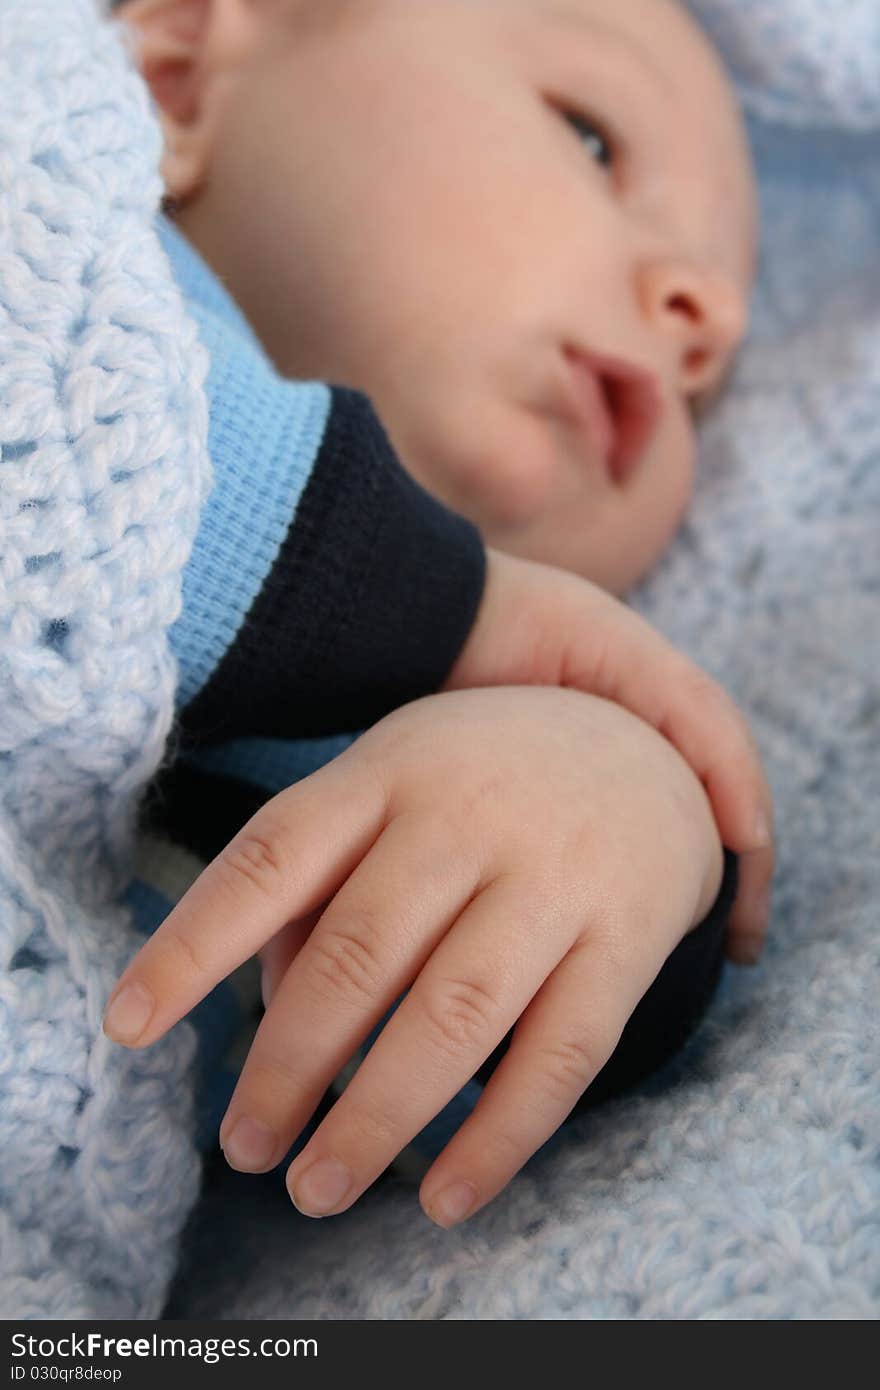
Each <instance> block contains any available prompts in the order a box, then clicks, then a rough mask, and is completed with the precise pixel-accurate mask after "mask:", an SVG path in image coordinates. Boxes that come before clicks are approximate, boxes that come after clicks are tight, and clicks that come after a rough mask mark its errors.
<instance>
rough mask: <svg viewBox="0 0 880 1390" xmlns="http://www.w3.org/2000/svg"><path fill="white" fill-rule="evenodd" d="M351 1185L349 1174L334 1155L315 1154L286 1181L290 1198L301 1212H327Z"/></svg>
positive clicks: (305, 1213) (324, 1213)
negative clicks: (314, 1160) (313, 1160)
mask: <svg viewBox="0 0 880 1390" xmlns="http://www.w3.org/2000/svg"><path fill="white" fill-rule="evenodd" d="M350 1187H351V1174H350V1173H349V1171H348V1169H347V1168H346V1166H345V1164H344V1163H340V1162H339V1159H338V1158H319V1159H318V1161H317V1163H313V1164H312V1166H311V1168H307V1169H306V1171H305V1172H304V1173H300V1174H299V1175H298V1176H297V1177H296V1178H294V1180H293V1184H292V1185H289V1187H288V1190H289V1191H290V1198H291V1201H292V1202H293V1205H294V1206H295V1207H296V1209H297V1211H300V1212H302V1214H303V1216H328V1215H329V1214H330V1212H331V1211H334V1210H335V1209H336V1207H338V1206H339V1203H340V1202H341V1201H342V1199H343V1197H344V1196H345V1194H346V1193H347V1192H348V1189H349V1188H350Z"/></svg>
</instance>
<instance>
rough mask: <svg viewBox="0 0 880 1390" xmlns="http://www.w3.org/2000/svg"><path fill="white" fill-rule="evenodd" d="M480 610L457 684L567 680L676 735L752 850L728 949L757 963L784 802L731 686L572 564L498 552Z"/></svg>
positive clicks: (722, 813)
mask: <svg viewBox="0 0 880 1390" xmlns="http://www.w3.org/2000/svg"><path fill="white" fill-rule="evenodd" d="M487 554H488V562H489V563H488V569H487V578H486V588H485V593H484V595H483V601H482V603H481V605H480V610H479V613H478V615H477V620H476V622H475V624H474V626H473V628H472V630H471V632H470V635H469V637H468V640H467V642H466V643H465V645H464V647H463V649H462V651H461V653H460V655H459V658H458V660H457V662H456V663H455V666H454V667H453V669H452V671H451V673H450V676H449V679H448V680H447V682H446V686H445V688H446V689H447V690H459V689H464V688H467V687H470V686H487V685H524V684H529V685H532V684H537V685H560V686H568V687H572V688H574V689H577V690H583V691H588V692H590V693H591V694H593V695H601V696H602V697H603V698H604V699H607V700H613V701H614V702H615V704H618V705H622V706H623V707H624V709H628V710H631V711H632V713H633V714H637V715H638V716H639V718H641V719H644V720H646V721H647V722H648V723H649V724H651V725H652V726H653V728H655V729H657V730H658V732H660V733H661V734H663V735H664V737H665V738H667V739H669V741H670V742H671V743H672V744H674V745H675V747H676V748H677V749H678V751H679V753H681V755H682V757H683V758H684V759H685V761H686V762H687V763H688V764H689V765H690V767H691V768H692V769H693V771H694V772H695V773H696V775H697V776H698V777H699V778H700V780H701V782H702V783H703V785H704V787H705V788H706V792H707V795H708V797H709V801H710V802H711V805H712V810H713V812H714V814H715V821H716V824H717V826H718V833H719V835H720V836H721V841H722V844H724V845H726V846H727V848H728V849H731V850H733V851H734V852H735V853H736V854H738V855H739V856H740V860H739V871H738V891H737V897H736V902H735V904H734V908H733V911H732V913H731V920H730V924H729V927H728V934H727V953H728V955H729V956H730V957H731V959H732V960H735V961H737V962H738V963H740V964H746V963H754V962H755V961H756V960H757V958H758V955H759V954H760V951H761V948H762V946H763V943H764V937H765V936H766V933H767V924H768V920H769V915H770V881H771V878H772V875H773V863H774V852H773V838H772V837H773V806H772V800H771V796H770V788H769V786H768V785H767V780H766V778H765V776H764V773H763V770H762V767H761V761H760V758H759V756H758V751H757V749H756V747H755V744H754V742H753V740H752V737H751V735H750V733H749V729H748V726H747V724H746V722H745V720H744V718H743V716H742V714H740V712H739V710H738V709H737V707H736V705H735V704H734V703H733V701H732V700H731V698H730V696H729V695H727V694H726V692H725V691H724V690H723V689H722V687H721V686H720V685H718V683H717V682H716V681H714V680H712V678H711V677H710V676H708V675H707V674H706V672H705V671H703V670H701V669H700V667H699V666H696V665H695V664H694V662H693V661H691V660H689V659H688V657H686V656H685V655H684V654H683V653H682V652H680V651H678V650H677V649H676V648H675V647H674V646H673V645H672V644H671V643H670V642H669V641H667V640H666V638H664V637H662V636H661V635H660V633H658V632H656V631H655V630H654V628H652V627H651V625H650V624H649V623H647V622H645V620H644V619H643V618H641V617H639V615H638V614H637V613H635V612H634V611H633V609H631V608H629V607H627V605H626V604H624V603H622V602H621V601H620V600H619V599H616V598H613V597H612V596H611V595H610V594H608V593H606V592H605V590H604V589H600V588H598V587H597V586H596V585H595V584H590V583H589V582H588V581H587V580H585V579H580V578H578V577H577V576H576V575H573V574H570V573H568V572H567V571H563V570H555V569H551V568H550V567H549V566H546V565H537V564H533V563H532V562H530V561H528V560H517V559H514V558H513V557H512V556H510V555H502V554H500V553H499V552H497V551H491V550H490V551H488V552H487Z"/></svg>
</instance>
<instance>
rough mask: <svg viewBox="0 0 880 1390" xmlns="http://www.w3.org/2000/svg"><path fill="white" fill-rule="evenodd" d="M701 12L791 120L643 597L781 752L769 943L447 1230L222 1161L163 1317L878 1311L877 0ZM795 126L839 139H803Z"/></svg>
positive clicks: (761, 143)
mask: <svg viewBox="0 0 880 1390" xmlns="http://www.w3.org/2000/svg"><path fill="white" fill-rule="evenodd" d="M698 8H699V10H700V12H701V13H703V12H707V11H708V10H709V8H710V0H700V2H699V5H698ZM711 8H712V9H713V10H714V12H715V13H717V14H724V15H725V16H726V17H727V20H728V25H727V33H728V35H729V36H730V37H731V39H735V41H736V42H735V45H734V46H733V47H729V48H728V56H729V57H731V58H732V59H733V60H735V61H736V62H737V63H739V62H740V60H741V55H742V51H743V49H742V45H743V44H744V43H746V41H748V43H749V44H750V46H751V47H752V48H753V49H754V51H755V53H756V54H759V55H760V67H759V68H758V67H757V66H756V67H755V68H754V70H753V72H752V74H751V76H750V79H749V87H748V90H747V92H746V95H747V97H748V99H749V102H750V105H752V106H753V107H754V106H755V105H757V104H760V105H761V106H764V105H766V107H767V109H768V110H770V109H773V110H779V111H784V113H785V115H786V116H789V115H794V114H798V115H802V116H803V117H804V120H803V121H799V122H795V121H794V120H791V121H789V120H786V121H785V124H782V123H778V124H777V123H774V124H769V123H766V122H761V123H759V122H758V121H753V122H752V125H751V135H752V139H753V144H754V147H755V149H756V152H757V158H758V165H759V170H760V174H761V195H762V212H763V223H764V237H763V243H764V244H763V253H762V269H761V277H760V283H759V286H758V289H757V291H756V294H755V296H754V301H753V332H752V335H751V339H750V342H749V345H748V347H747V348H746V350H745V352H744V354H743V356H742V358H741V361H740V363H739V368H738V371H737V373H736V377H735V380H734V381H733V383H732V386H731V388H730V390H729V391H728V392H727V393H726V396H725V399H724V401H723V402H722V403H720V405H719V407H718V409H717V410H716V411H715V412H714V413H713V415H712V416H711V417H710V418H709V419H707V421H706V424H705V427H704V431H703V437H702V448H701V468H700V476H699V479H698V488H697V495H696V499H695V504H694V507H693V509H692V511H691V514H690V517H689V519H688V523H687V525H686V527H685V528H684V530H683V531H682V533H681V535H680V536H679V538H678V540H677V542H676V544H675V545H674V547H673V549H672V551H671V552H670V554H669V555H668V557H667V558H666V560H665V561H664V563H663V565H662V566H661V567H660V569H659V570H658V572H657V573H656V575H655V576H654V577H653V578H652V580H651V582H650V583H649V584H648V585H646V586H645V587H644V588H643V590H642V591H641V592H640V593H639V594H638V595H637V598H636V604H637V606H638V607H639V609H640V610H641V611H642V612H644V613H645V614H646V615H647V616H648V617H650V618H651V619H652V620H653V621H654V622H656V623H657V624H658V625H659V626H660V627H661V628H662V629H663V630H664V631H665V632H666V633H668V635H669V636H670V637H672V639H673V640H674V641H676V642H678V643H680V645H682V646H683V647H684V648H685V649H686V650H688V651H689V652H690V653H691V654H692V655H694V656H695V657H696V658H697V659H698V660H699V661H701V662H703V663H704V664H705V665H706V666H708V667H709V669H710V670H711V671H712V672H713V673H714V674H715V675H717V676H719V677H720V678H721V679H722V680H723V681H724V682H725V683H726V684H727V685H728V686H729V687H730V689H731V690H732V692H733V693H734V695H735V696H736V698H737V699H738V700H739V701H740V702H741V704H742V706H743V707H744V709H745V710H746V712H747V714H748V715H749V717H750V719H751V721H752V724H753V728H754V730H755V732H756V735H757V737H758V740H759V743H760V746H761V749H762V751H763V753H764V756H765V758H766V761H767V765H768V768H769V772H770V777H771V781H772V784H773V788H774V792H775V797H776V804H777V813H778V827H779V836H780V839H779V850H780V862H779V870H778V875H777V882H776V893H775V901H774V911H773V923H772V930H771V936H770V941H769V945H768V948H767V951H766V956H765V958H764V960H763V963H762V964H761V966H760V967H758V969H757V970H754V971H748V970H735V969H731V970H729V971H728V972H727V977H726V983H725V985H724V986H723V990H722V994H721V997H720V998H719V999H718V1000H717V1001H716V1003H715V1004H714V1005H713V1008H712V1011H711V1013H710V1016H709V1018H708V1019H707V1020H706V1022H705V1023H704V1024H703V1026H702V1028H701V1030H700V1032H699V1034H698V1035H697V1037H696V1038H695V1040H694V1042H693V1044H692V1045H691V1046H690V1047H689V1048H688V1049H687V1051H686V1052H685V1053H684V1054H683V1056H682V1057H681V1058H680V1059H679V1060H678V1061H677V1062H676V1063H675V1064H674V1065H673V1066H672V1067H671V1068H670V1069H669V1070H668V1072H667V1075H666V1078H665V1082H666V1088H665V1089H663V1088H661V1086H660V1084H659V1082H658V1083H657V1084H655V1085H651V1086H646V1087H644V1088H642V1090H641V1091H640V1092H639V1093H638V1094H633V1095H632V1096H630V1097H628V1098H626V1099H621V1100H618V1101H616V1102H614V1103H613V1104H611V1105H609V1106H606V1107H604V1108H603V1109H602V1110H600V1111H597V1112H596V1113H594V1114H593V1115H592V1116H589V1117H584V1118H583V1119H582V1120H577V1121H575V1122H574V1123H572V1124H571V1125H570V1126H566V1127H565V1129H564V1131H562V1132H560V1136H559V1140H558V1142H557V1143H556V1144H555V1145H554V1146H553V1147H552V1148H551V1149H550V1150H549V1151H546V1150H545V1152H543V1153H542V1154H541V1155H540V1156H538V1157H536V1159H535V1160H533V1161H532V1162H531V1163H530V1164H529V1165H528V1166H527V1167H526V1169H525V1170H524V1171H523V1172H522V1173H521V1174H520V1175H519V1176H518V1177H517V1178H516V1179H515V1180H514V1181H513V1182H512V1183H511V1184H510V1185H509V1187H508V1188H507V1189H506V1190H505V1192H504V1193H503V1194H501V1195H500V1196H499V1197H498V1198H496V1200H495V1201H494V1202H492V1203H491V1204H490V1205H489V1206H488V1207H486V1208H485V1209H484V1210H483V1211H482V1212H480V1213H478V1215H477V1216H476V1217H474V1218H472V1219H471V1220H470V1221H468V1222H466V1223H465V1224H464V1225H463V1226H461V1227H459V1228H458V1229H456V1230H454V1231H452V1232H443V1231H440V1230H438V1229H436V1228H434V1227H432V1226H431V1225H430V1224H429V1222H428V1221H427V1220H426V1218H425V1217H424V1216H423V1215H422V1214H421V1212H420V1210H419V1208H418V1206H417V1203H416V1197H415V1193H414V1192H413V1190H412V1188H411V1187H409V1186H407V1185H405V1184H404V1183H402V1182H399V1181H397V1180H394V1181H389V1182H386V1183H383V1184H380V1185H379V1186H377V1187H375V1188H374V1189H373V1190H371V1191H370V1192H368V1193H367V1194H366V1195H365V1196H364V1197H363V1198H362V1199H361V1200H360V1201H359V1202H358V1203H357V1204H356V1205H355V1206H354V1207H353V1208H351V1209H350V1210H349V1211H348V1212H346V1213H344V1214H343V1215H342V1216H339V1217H333V1218H330V1219H326V1220H323V1221H310V1220H308V1219H307V1218H305V1217H302V1216H300V1215H299V1214H298V1213H297V1212H296V1211H295V1210H294V1209H293V1208H292V1207H291V1205H290V1203H289V1200H288V1199H287V1196H286V1193H285V1191H284V1189H283V1185H282V1184H281V1181H280V1178H279V1177H278V1175H270V1176H269V1177H266V1178H251V1177H246V1176H243V1175H241V1174H235V1173H231V1172H230V1173H228V1174H225V1175H223V1177H222V1179H221V1180H220V1181H219V1182H218V1183H217V1185H216V1187H214V1188H213V1189H212V1190H211V1191H210V1193H209V1194H208V1196H207V1197H206V1199H205V1200H204V1201H203V1202H202V1204H201V1206H200V1209H199V1212H198V1217H197V1220H196V1221H195V1222H194V1223H193V1226H192V1227H191V1229H190V1231H189V1233H188V1237H187V1242H186V1244H187V1249H188V1258H187V1261H186V1263H185V1264H184V1266H183V1268H182V1270H181V1272H180V1275H179V1278H178V1281H177V1284H176V1287H175V1291H174V1296H173V1298H172V1301H171V1303H170V1305H169V1308H170V1311H172V1312H173V1313H174V1314H175V1315H176V1316H188V1317H218V1318H237V1317H247V1318H278V1317H293V1318H298V1317H302V1318H309V1317H314V1318H321V1319H329V1318H346V1319H348V1318H369V1319H385V1318H420V1319H421V1318H424V1319H438V1318H441V1319H442V1318H454V1319H469V1318H480V1319H483V1318H489V1319H508V1318H510V1319H522V1318H526V1319H529V1318H531V1319H535V1318H565V1319H570V1318H571V1319H594V1318H597V1319H601V1318H624V1319H657V1318H660V1319H665V1318H707V1319H715V1318H731V1319H755V1318H757V1319H774V1318H803V1319H816V1318H820V1319H821V1318H866V1319H876V1318H877V1317H878V1315H880V1164H878V1147H877V1146H878V1135H880V1079H878V1078H880V1033H878V1019H877V1002H876V1001H877V995H878V990H880V920H878V919H880V831H878V824H880V815H878V813H880V760H878V748H880V545H878V536H880V409H878V401H880V277H878V267H880V165H878V160H877V137H876V134H874V135H868V134H864V133H863V134H861V135H859V134H858V133H857V131H854V130H853V127H859V128H860V129H862V130H863V131H864V130H865V129H866V128H867V127H866V122H865V119H864V117H865V115H866V114H867V112H868V110H869V107H870V103H867V104H866V102H865V101H864V99H863V96H864V92H865V88H864V87H863V86H860V85H859V84H858V83H857V82H853V81H852V79H851V76H850V75H851V74H856V75H857V74H858V73H862V74H864V76H865V78H866V79H870V80H872V81H873V80H875V79H876V77H877V74H878V73H880V63H878V61H877V51H876V46H875V47H874V48H873V49H871V48H868V49H866V47H865V45H866V42H867V38H866V35H867V36H869V32H870V31H869V25H870V23H871V22H872V17H873V16H875V15H876V13H877V7H876V5H875V3H874V0H864V3H856V2H855V0H854V3H851V4H842V3H841V4H830V3H829V4H825V3H820V0H712V4H711ZM850 18H852V24H851V25H850V23H849V20H850ZM831 25H833V26H835V27H834V30H833V34H832V33H831V32H830V29H829V26H831ZM823 36H824V38H823ZM832 38H833V42H832V41H831V39H832ZM826 40H827V42H826ZM817 74H821V81H819V80H817V76H816V75H817ZM850 87H851V88H852V96H853V106H852V107H851V108H847V105H846V96H847V91H848V89H849V88H850ZM825 93H834V94H835V97H834V102H833V103H832V102H830V101H826V99H825V96H824V95H823V94H825ZM873 110H874V112H876V111H877V103H876V101H875V102H874V105H873ZM838 116H839V119H838ZM807 117H809V123H811V124H812V125H813V126H816V127H818V124H819V122H820V121H822V120H823V119H824V122H825V126H824V128H823V129H818V128H816V129H811V130H808V131H799V130H796V129H795V128H794V127H795V125H796V124H805V123H807V121H806V118H807Z"/></svg>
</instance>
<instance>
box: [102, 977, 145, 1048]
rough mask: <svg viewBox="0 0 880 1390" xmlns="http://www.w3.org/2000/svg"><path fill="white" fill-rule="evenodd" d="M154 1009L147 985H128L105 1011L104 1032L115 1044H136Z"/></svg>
mask: <svg viewBox="0 0 880 1390" xmlns="http://www.w3.org/2000/svg"><path fill="white" fill-rule="evenodd" d="M154 1008H155V1001H154V999H153V996H152V994H151V993H150V991H149V990H148V989H147V988H146V986H145V985H137V984H135V985H126V986H125V988H124V989H121V990H120V991H119V993H118V994H117V995H116V998H115V999H111V1001H110V1003H109V1005H108V1006H107V1008H106V1009H105V1011H104V1023H103V1028H104V1032H105V1033H106V1034H107V1037H108V1038H112V1040H113V1042H124V1043H130V1042H136V1041H137V1039H138V1038H139V1037H140V1035H141V1033H142V1032H143V1031H144V1029H145V1028H146V1026H147V1024H148V1023H149V1021H150V1018H151V1017H152V1014H153V1009H154Z"/></svg>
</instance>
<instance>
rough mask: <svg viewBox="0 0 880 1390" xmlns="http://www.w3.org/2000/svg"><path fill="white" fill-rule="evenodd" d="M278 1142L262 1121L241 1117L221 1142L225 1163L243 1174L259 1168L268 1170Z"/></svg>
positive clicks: (273, 1132) (245, 1116)
mask: <svg viewBox="0 0 880 1390" xmlns="http://www.w3.org/2000/svg"><path fill="white" fill-rule="evenodd" d="M277 1143H278V1140H277V1138H276V1136H275V1131H274V1130H272V1129H270V1128H269V1126H268V1125H264V1124H263V1121H262V1120H252V1119H251V1117H250V1116H249V1115H242V1116H241V1118H240V1119H238V1120H236V1122H235V1124H234V1125H233V1126H232V1129H231V1130H230V1131H229V1133H228V1134H227V1136H226V1138H225V1139H224V1140H223V1142H222V1145H221V1147H222V1149H223V1152H224V1154H225V1155H226V1162H227V1163H228V1164H229V1165H230V1167H232V1168H238V1169H239V1170H240V1171H241V1172H244V1173H254V1172H256V1171H257V1170H258V1169H260V1168H268V1167H269V1164H270V1163H271V1162H272V1155H273V1154H274V1152H275V1147H276V1145H277Z"/></svg>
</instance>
